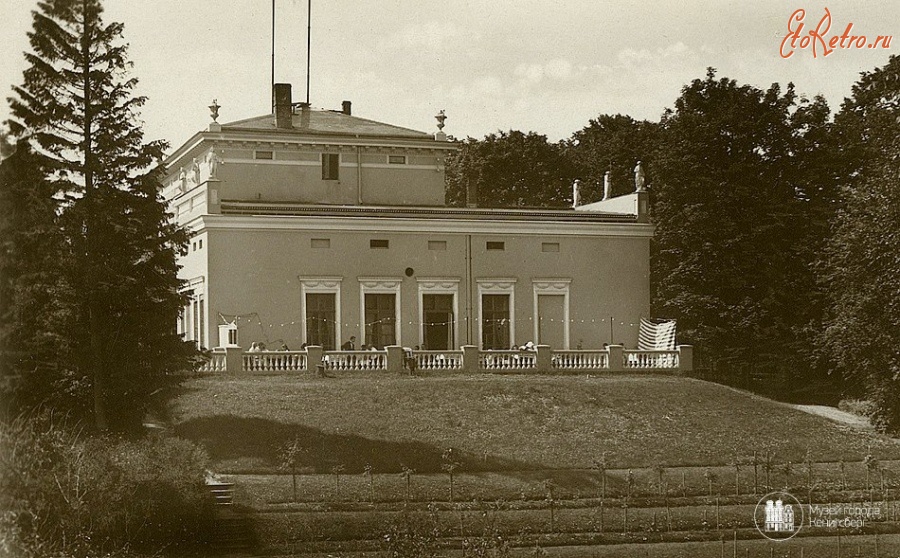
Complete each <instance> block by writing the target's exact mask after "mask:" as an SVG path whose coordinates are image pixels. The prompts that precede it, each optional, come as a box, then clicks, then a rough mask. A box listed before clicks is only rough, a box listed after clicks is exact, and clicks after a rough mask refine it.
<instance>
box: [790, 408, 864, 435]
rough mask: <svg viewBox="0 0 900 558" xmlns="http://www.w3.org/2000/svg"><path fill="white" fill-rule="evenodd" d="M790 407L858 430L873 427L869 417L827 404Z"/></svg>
mask: <svg viewBox="0 0 900 558" xmlns="http://www.w3.org/2000/svg"><path fill="white" fill-rule="evenodd" d="M791 407H793V408H794V409H797V410H798V411H803V412H804V413H809V414H811V415H817V416H820V417H825V418H827V419H829V420H833V421H834V422H839V423H841V424H846V425H847V426H851V427H853V428H859V429H860V430H874V429H875V427H873V426H872V425H871V424H870V423H869V419H867V418H865V417H861V416H859V415H854V414H853V413H848V412H846V411H841V410H840V409H837V408H835V407H829V406H827V405H791Z"/></svg>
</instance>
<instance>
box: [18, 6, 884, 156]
mask: <svg viewBox="0 0 900 558" xmlns="http://www.w3.org/2000/svg"><path fill="white" fill-rule="evenodd" d="M311 1H312V34H311V42H312V48H311V52H312V55H311V79H310V82H311V88H310V101H311V104H312V105H313V107H319V108H329V109H340V107H341V102H342V101H344V100H349V101H352V103H353V114H354V115H356V116H361V117H363V118H370V119H373V120H378V121H381V122H387V123H390V124H395V125H398V126H404V127H408V128H412V129H416V130H422V131H427V132H433V131H437V129H436V121H435V119H434V116H435V114H437V112H438V111H439V110H444V111H445V113H446V115H447V121H446V128H445V130H444V131H445V132H447V133H449V134H451V135H453V136H454V137H456V138H465V137H475V138H481V137H483V136H484V135H486V134H489V133H493V132H497V131H498V130H504V131H505V130H511V129H516V130H523V131H535V132H538V133H541V134H545V135H546V136H548V138H549V139H550V140H552V141H556V140H559V139H563V138H568V137H570V136H571V135H572V133H574V132H576V131H577V130H580V129H581V128H583V127H585V126H587V125H588V124H589V121H590V119H591V118H595V117H596V116H598V115H600V114H619V113H620V114H627V115H630V116H632V117H634V118H636V119H649V120H658V119H659V117H660V116H661V115H662V113H663V111H664V110H665V109H666V108H668V107H672V106H673V105H674V102H675V100H676V99H677V98H678V96H679V93H680V91H681V88H682V87H683V86H685V85H686V84H688V83H689V82H690V81H691V80H693V79H698V78H703V77H704V76H705V74H706V68H707V67H714V68H716V69H717V71H718V74H717V75H718V76H719V77H728V78H731V79H735V80H737V81H738V83H741V84H745V83H746V84H751V85H754V86H756V87H760V88H767V87H768V86H769V85H771V84H772V83H774V82H778V83H780V84H782V86H784V85H786V84H787V83H788V82H793V83H794V84H795V86H796V89H797V92H798V93H799V94H802V95H806V96H808V97H813V96H815V95H817V94H822V95H824V96H825V97H826V99H827V100H828V102H829V105H830V106H831V108H832V110H837V109H839V107H840V104H841V102H842V101H843V99H844V97H846V96H849V95H850V93H851V87H852V85H853V83H854V82H856V81H857V80H858V79H859V74H860V72H863V71H871V70H874V69H875V68H877V67H880V66H883V65H884V64H886V63H887V61H888V58H889V56H890V55H891V54H895V53H898V52H900V38H898V37H897V36H900V2H897V1H896V0H866V1H860V0H854V1H851V0H832V1H829V2H826V3H821V2H804V1H803V0H796V1H791V2H785V1H783V0H755V1H731V0H707V1H704V2H701V1H696V0H685V1H682V2H669V1H660V2H648V1H646V0H643V1H639V2H638V1H611V0H610V1H605V2H604V1H601V0H577V1H576V0H569V1H554V0H543V1H541V2H538V1H535V0H516V1H512V0H491V1H488V0H477V1H475V0H443V1H441V2H437V1H433V0H377V1H376V0H329V1H328V2H324V1H323V0H311ZM35 5H36V1H35V0H0V19H2V21H3V22H4V25H5V27H6V31H5V32H4V33H3V34H2V36H0V54H2V55H0V87H2V88H3V91H4V95H3V96H4V97H8V96H9V95H10V94H11V93H12V90H11V87H12V85H14V84H20V83H21V82H22V70H23V69H24V68H25V61H24V57H23V55H22V53H23V52H24V51H26V50H29V48H30V47H29V44H28V39H27V33H28V32H29V31H30V29H31V24H32V21H31V10H33V9H34V7H35ZM104 5H105V7H106V14H105V20H106V21H107V22H110V21H121V22H123V23H124V24H125V31H124V38H125V40H126V41H127V42H128V43H130V50H129V54H130V59H131V61H132V62H133V63H134V67H133V68H132V75H133V76H134V77H137V78H138V80H139V82H140V83H139V85H138V88H137V93H138V94H141V95H146V96H147V97H148V101H147V104H146V105H145V106H144V108H143V110H142V113H141V118H142V120H143V122H144V124H145V128H144V129H145V136H146V139H147V140H151V139H164V140H166V141H168V142H169V143H170V145H171V148H172V149H174V148H176V147H178V146H179V145H181V144H182V143H184V142H185V141H187V140H188V139H189V138H190V136H192V135H193V134H194V133H195V132H197V131H199V130H201V129H204V128H206V126H207V125H208V123H209V122H210V116H209V109H208V108H207V106H208V105H209V104H211V102H212V100H213V99H216V100H217V102H218V104H219V105H221V107H222V108H221V109H220V117H219V122H222V123H227V122H231V121H235V120H240V119H243V118H249V117H253V116H259V115H262V114H267V113H269V112H270V111H271V109H270V82H271V78H270V76H271V45H272V34H271V29H272V27H271V26H272V23H271V16H272V11H271V10H272V2H271V0H145V1H137V0H106V1H105V2H104ZM826 8H827V9H828V11H829V13H830V24H831V26H830V29H829V30H828V32H824V29H825V28H824V26H822V27H819V28H820V29H821V30H822V31H823V36H824V37H825V39H824V40H825V41H827V40H829V39H831V38H832V37H834V36H840V35H841V34H842V33H843V32H844V30H845V29H846V28H847V26H848V24H852V31H851V34H852V35H865V36H866V37H867V39H866V41H867V42H869V43H871V42H872V41H873V40H874V39H875V38H876V37H877V36H879V35H881V36H888V35H889V36H893V37H894V38H895V39H897V40H893V41H892V42H891V43H890V48H882V47H883V44H881V45H879V46H878V47H877V48H861V49H857V48H843V49H842V48H836V49H834V50H833V51H832V52H831V53H830V54H828V55H827V56H823V52H822V49H821V43H820V42H819V41H815V40H813V41H812V44H818V45H819V46H820V48H818V49H817V53H816V56H813V52H812V48H811V45H807V48H805V49H804V48H801V45H802V43H801V40H797V41H796V45H795V46H796V48H794V49H793V54H792V55H791V56H790V57H787V58H785V57H784V55H786V54H787V53H788V52H790V51H791V49H790V44H787V45H786V48H785V49H782V44H783V41H784V39H785V36H786V35H787V34H788V32H789V23H790V25H791V28H792V29H793V30H795V31H796V30H797V29H798V26H799V24H800V23H802V24H803V26H804V27H803V28H802V31H801V33H800V37H801V38H802V37H803V36H806V37H808V33H809V31H810V30H811V29H815V28H816V27H817V26H819V23H820V21H821V20H823V18H825V16H826ZM798 9H802V10H804V14H803V19H802V21H801V20H800V18H799V15H798V16H797V17H795V18H794V19H792V14H794V13H795V11H796V10H798ZM827 21H828V20H827V19H826V22H827ZM791 22H792V23H791ZM306 28H307V2H306V0H276V32H275V44H276V49H275V80H276V81H277V82H289V83H292V84H293V89H294V100H295V101H301V100H304V99H305V97H306V90H305V88H306V54H307V48H306V43H307V33H306ZM826 46H827V42H826ZM8 116H9V110H8V107H7V104H6V103H2V104H0V119H6V118H7V117H8Z"/></svg>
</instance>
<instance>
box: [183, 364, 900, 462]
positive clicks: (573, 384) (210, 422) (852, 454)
mask: <svg viewBox="0 0 900 558" xmlns="http://www.w3.org/2000/svg"><path fill="white" fill-rule="evenodd" d="M171 417H172V421H173V423H174V425H175V429H176V432H177V433H178V434H179V435H180V436H183V437H186V438H190V439H193V440H195V441H197V442H199V443H201V444H203V445H204V446H206V448H207V449H208V451H209V453H210V456H211V457H212V459H213V460H214V462H216V465H217V467H218V468H219V470H222V471H232V472H269V471H274V470H275V469H276V468H277V466H278V462H279V459H278V451H279V448H280V447H282V446H283V445H284V444H285V443H286V442H288V441H290V440H292V439H295V438H297V439H299V440H300V442H301V443H302V444H303V445H304V447H305V448H306V452H307V456H306V457H305V459H304V462H305V463H309V464H310V466H311V468H312V469H315V470H316V471H318V472H328V471H329V469H330V468H332V467H334V466H335V465H337V464H339V465H340V466H342V467H344V468H345V469H346V470H347V471H348V472H350V471H362V469H363V468H364V467H365V466H366V465H367V464H368V465H371V466H372V467H373V469H374V471H375V472H393V471H399V470H401V468H402V467H403V466H407V467H410V468H414V469H416V471H418V472H420V473H425V472H440V471H441V464H442V460H441V456H442V454H443V452H444V450H446V449H447V448H451V447H452V448H454V453H455V459H456V460H458V461H461V462H462V464H463V468H464V469H465V470H466V471H469V472H473V471H513V470H519V471H524V470H534V469H587V468H590V467H591V466H592V465H593V463H594V461H595V460H597V459H599V458H600V457H601V455H602V454H603V453H604V452H605V453H606V455H607V462H608V464H609V466H610V467H611V468H612V467H617V468H626V467H634V468H640V467H656V466H667V467H675V466H690V465H704V466H713V465H727V464H730V463H733V462H734V461H735V460H736V459H739V460H742V461H746V460H748V459H749V458H751V457H752V455H753V453H754V452H757V453H758V454H759V455H763V454H765V453H766V452H767V451H768V452H772V454H773V455H774V456H776V458H777V460H778V461H779V462H786V461H793V462H794V463H798V462H800V461H803V460H804V458H805V457H806V454H807V451H809V452H810V455H811V456H812V459H813V460H815V461H818V462H822V461H837V460H840V459H844V460H847V461H854V460H860V459H862V457H863V456H864V455H866V453H867V452H869V451H871V452H872V453H873V454H874V455H875V456H876V457H878V458H879V459H896V458H898V457H900V447H898V446H897V444H895V442H894V441H893V440H891V439H888V438H885V437H883V436H879V435H877V434H874V433H870V432H861V431H859V430H854V429H851V428H849V427H847V426H843V425H840V424H836V423H834V422H831V421H829V420H827V419H825V418H822V417H818V416H813V415H810V414H807V413H804V412H801V411H798V410H795V409H792V408H790V407H788V406H786V405H783V404H779V403H776V402H773V401H770V400H767V399H764V398H761V397H756V396H753V395H750V394H747V393H744V392H740V391H736V390H733V389H730V388H726V387H723V386H720V385H717V384H712V383H707V382H702V381H699V380H693V379H688V378H679V377H655V376H622V377H609V376H606V377H590V376H558V377H552V376H493V375H484V376H441V377H429V378H411V377H398V376H374V375H373V376H367V377H342V378H310V377H301V376H292V377H287V376H270V377H233V376H231V377H226V376H220V377H207V378H201V379H195V380H191V381H190V382H188V383H187V384H185V386H184V387H183V388H182V389H181V391H180V392H179V394H178V396H177V397H176V398H174V399H173V401H172V403H171Z"/></svg>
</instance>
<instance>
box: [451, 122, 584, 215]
mask: <svg viewBox="0 0 900 558" xmlns="http://www.w3.org/2000/svg"><path fill="white" fill-rule="evenodd" d="M574 178H575V177H574V173H573V170H572V167H571V165H570V164H569V161H568V159H567V158H566V157H565V154H564V149H563V146H562V145H561V144H553V143H550V142H548V141H547V136H543V135H540V134H536V133H534V132H528V133H527V134H526V133H524V132H519V131H515V130H513V131H509V132H498V133H496V134H490V135H488V136H485V138H484V139H483V140H476V139H473V138H468V139H467V140H465V141H464V142H462V144H461V145H460V147H459V150H458V151H457V152H456V153H455V154H454V155H452V156H451V157H450V159H449V161H448V162H447V203H448V205H452V206H465V205H466V197H467V192H468V193H469V194H468V195H469V196H470V197H471V196H472V195H476V196H477V199H478V202H477V205H478V206H480V207H565V206H567V205H571V203H572V182H573V180H574Z"/></svg>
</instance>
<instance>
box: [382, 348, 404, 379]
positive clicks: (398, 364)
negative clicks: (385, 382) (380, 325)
mask: <svg viewBox="0 0 900 558" xmlns="http://www.w3.org/2000/svg"><path fill="white" fill-rule="evenodd" d="M385 349H386V350H387V371H388V372H393V373H396V374H400V373H401V372H403V347H401V346H399V345H388V346H387V347H385Z"/></svg>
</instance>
